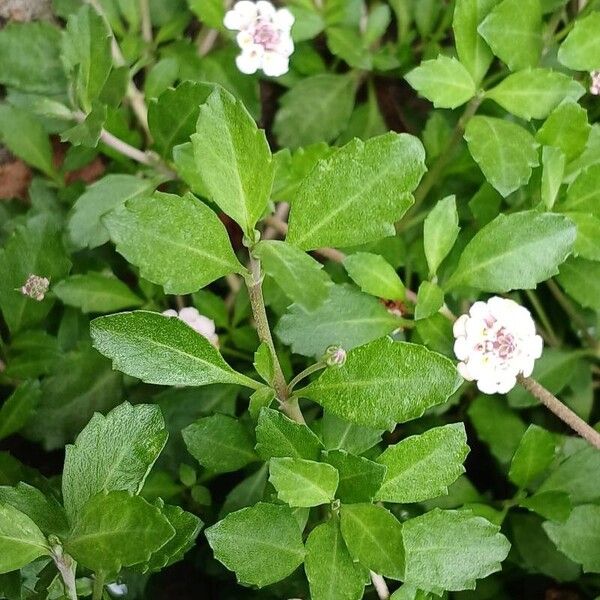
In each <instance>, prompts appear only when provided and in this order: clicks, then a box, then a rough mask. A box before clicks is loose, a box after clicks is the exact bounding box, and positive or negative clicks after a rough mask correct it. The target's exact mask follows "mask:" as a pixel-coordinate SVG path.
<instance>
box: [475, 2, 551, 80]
mask: <svg viewBox="0 0 600 600" xmlns="http://www.w3.org/2000/svg"><path fill="white" fill-rule="evenodd" d="M516 14H518V15H519V18H518V19H515V15H516ZM477 31H478V32H479V33H480V34H481V35H482V36H483V39H484V40H485V41H486V42H487V43H488V44H489V46H490V48H491V49H492V51H493V52H494V54H495V55H496V56H497V57H498V58H500V59H501V60H502V61H504V62H505V63H506V64H507V65H508V68H509V69H510V70H511V71H517V70H519V69H526V68H527V67H535V66H536V65H537V63H538V61H539V59H540V55H541V52H542V12H541V8H540V3H539V0H503V1H502V2H500V4H497V5H496V6H495V7H494V8H493V9H492V11H491V12H490V13H489V14H488V15H487V17H486V18H485V19H484V20H483V22H482V23H481V25H479V27H478V29H477Z"/></svg>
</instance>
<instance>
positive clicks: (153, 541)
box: [65, 492, 175, 576]
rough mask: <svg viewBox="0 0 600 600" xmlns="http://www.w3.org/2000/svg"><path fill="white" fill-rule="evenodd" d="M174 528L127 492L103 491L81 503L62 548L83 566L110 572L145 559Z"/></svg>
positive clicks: (167, 538) (144, 503) (156, 511)
mask: <svg viewBox="0 0 600 600" xmlns="http://www.w3.org/2000/svg"><path fill="white" fill-rule="evenodd" d="M174 535H175V529H174V528H173V527H172V526H171V524H170V523H169V520H168V519H167V518H166V517H164V516H163V515H162V513H161V511H160V510H159V509H158V508H157V507H155V506H152V504H150V503H148V502H146V500H144V499H143V498H140V497H139V496H132V495H130V493H129V492H109V493H106V492H103V493H100V494H97V495H96V496H93V497H92V498H90V499H89V500H88V501H87V502H86V503H85V504H84V505H83V507H82V509H81V512H80V514H79V515H78V518H77V520H76V521H75V523H74V524H73V528H72V529H71V533H70V534H69V537H68V538H67V540H66V541H65V550H66V551H67V552H68V553H69V554H70V555H71V556H72V557H73V558H74V559H75V560H76V561H77V562H78V563H80V564H81V565H82V566H84V567H87V568H88V569H91V570H93V571H96V572H98V571H100V572H104V573H107V574H110V575H113V576H114V575H116V574H117V573H119V571H120V570H121V568H122V567H131V566H133V565H136V564H139V563H143V562H147V561H148V560H149V559H150V557H151V556H152V554H153V553H154V552H156V551H157V550H158V549H159V548H162V547H163V546H164V545H165V544H166V543H167V542H168V541H169V540H170V539H171V538H172V537H173V536H174Z"/></svg>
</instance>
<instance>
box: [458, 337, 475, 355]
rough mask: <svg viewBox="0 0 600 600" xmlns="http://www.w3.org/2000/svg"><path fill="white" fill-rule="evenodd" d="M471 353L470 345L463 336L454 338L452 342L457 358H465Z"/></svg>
mask: <svg viewBox="0 0 600 600" xmlns="http://www.w3.org/2000/svg"><path fill="white" fill-rule="evenodd" d="M470 354H471V346H470V345H469V343H468V342H467V339H466V338H464V337H459V338H456V341H455V342H454V355H455V356H456V358H458V360H466V359H467V358H469V355H470Z"/></svg>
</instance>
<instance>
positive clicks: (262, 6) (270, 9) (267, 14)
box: [256, 0, 276, 19]
mask: <svg viewBox="0 0 600 600" xmlns="http://www.w3.org/2000/svg"><path fill="white" fill-rule="evenodd" d="M256 10H257V11H258V14H259V15H260V16H261V17H263V18H267V19H272V18H273V17H274V16H275V13H276V10H275V7H274V6H273V5H272V4H271V3H270V2H267V1H266V0H259V1H258V2H257V3H256Z"/></svg>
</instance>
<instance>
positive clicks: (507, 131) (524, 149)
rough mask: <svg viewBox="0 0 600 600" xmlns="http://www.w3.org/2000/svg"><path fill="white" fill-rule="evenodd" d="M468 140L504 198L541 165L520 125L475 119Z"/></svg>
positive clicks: (480, 118) (468, 132)
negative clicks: (533, 169)
mask: <svg viewBox="0 0 600 600" xmlns="http://www.w3.org/2000/svg"><path fill="white" fill-rule="evenodd" d="M504 1H505V2H506V1H507V0H504ZM464 137H465V140H467V143H468V145H469V152H470V153H471V156H473V158H474V159H475V162H477V164H478V165H479V168H480V169H481V170H482V171H483V174H484V175H485V178H486V179H487V180H488V181H489V182H490V183H491V184H492V185H493V186H494V187H495V188H496V189H497V190H498V191H499V192H500V193H501V194H502V195H503V196H504V197H506V196H508V195H509V194H510V193H512V192H514V191H515V190H517V189H519V188H520V187H521V186H523V185H525V184H526V183H527V182H528V181H529V178H530V177H531V169H532V167H536V166H537V165H538V153H537V147H538V145H537V143H536V142H535V140H534V139H533V136H532V135H531V134H530V133H529V132H528V131H526V130H525V129H523V127H521V126H520V125H517V124H516V123H511V122H510V121H503V120H502V119H496V118H494V117H480V116H475V117H473V118H472V119H471V120H470V121H469V123H468V125H467V128H466V131H465V136H464Z"/></svg>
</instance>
